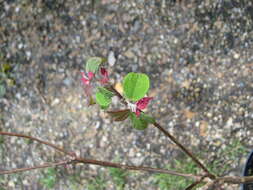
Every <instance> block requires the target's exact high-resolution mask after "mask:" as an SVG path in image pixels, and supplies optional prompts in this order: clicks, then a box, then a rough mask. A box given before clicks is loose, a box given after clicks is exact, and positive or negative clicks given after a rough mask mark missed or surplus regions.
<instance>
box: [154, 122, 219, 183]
mask: <svg viewBox="0 0 253 190" xmlns="http://www.w3.org/2000/svg"><path fill="white" fill-rule="evenodd" d="M153 125H154V126H155V127H156V128H157V129H159V130H160V131H162V132H163V134H165V135H166V136H167V137H169V139H170V140H171V141H173V142H174V143H175V144H176V145H177V146H178V147H179V148H180V149H181V150H182V151H183V152H184V153H185V154H187V155H188V156H189V157H190V158H191V159H192V160H193V161H194V162H195V163H196V164H197V165H198V166H199V167H200V168H201V169H203V170H204V171H205V172H206V173H207V175H208V177H210V178H212V179H214V178H215V176H214V175H213V174H211V173H210V172H209V171H208V169H207V168H206V167H205V166H204V165H203V164H202V163H201V162H200V161H199V160H198V159H197V158H196V157H195V156H194V155H193V154H192V153H191V152H190V151H189V150H188V149H187V148H185V146H184V145H182V144H181V143H180V142H179V141H178V140H177V139H176V138H175V137H174V136H172V135H171V134H170V133H169V132H168V131H166V130H165V129H164V128H163V127H162V126H161V125H160V124H158V123H157V122H155V123H154V124H153Z"/></svg>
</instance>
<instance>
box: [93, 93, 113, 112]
mask: <svg viewBox="0 0 253 190" xmlns="http://www.w3.org/2000/svg"><path fill="white" fill-rule="evenodd" d="M96 102H97V103H98V104H99V105H100V106H101V108H102V109H106V108H108V106H109V105H110V103H111V98H108V97H107V96H105V95H104V94H103V93H101V92H97V93H96Z"/></svg>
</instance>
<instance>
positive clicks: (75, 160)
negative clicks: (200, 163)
mask: <svg viewBox="0 0 253 190" xmlns="http://www.w3.org/2000/svg"><path fill="white" fill-rule="evenodd" d="M0 135H6V136H15V137H21V138H27V139H30V140H34V141H37V142H39V143H41V144H44V145H47V146H50V147H52V148H54V149H56V150H58V151H61V152H63V153H64V154H66V155H68V156H71V159H70V160H67V161H61V162H56V163H49V164H44V165H41V166H34V167H30V168H20V169H13V170H7V171H0V175H1V174H11V173H17V172H23V171H28V170H34V169H39V168H47V167H53V166H57V165H65V164H73V163H83V164H92V165H99V166H103V167H114V168H121V169H127V170H138V171H148V172H156V173H165V174H171V175H177V176H181V177H186V178H191V179H193V180H199V179H200V178H201V177H202V176H197V175H192V174H185V173H180V172H176V171H172V170H167V169H159V168H151V167H143V166H131V165H125V164H118V163H113V162H106V161H100V160H93V159H86V158H82V157H77V156H75V154H73V153H72V152H68V151H66V150H64V149H62V148H60V147H58V146H56V145H54V144H52V143H49V142H46V141H43V140H40V139H38V138H35V137H32V136H28V135H22V134H17V133H9V132H2V131H0Z"/></svg>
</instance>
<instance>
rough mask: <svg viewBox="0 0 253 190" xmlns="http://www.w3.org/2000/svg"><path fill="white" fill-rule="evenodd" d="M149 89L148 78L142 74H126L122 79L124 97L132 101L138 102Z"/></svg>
mask: <svg viewBox="0 0 253 190" xmlns="http://www.w3.org/2000/svg"><path fill="white" fill-rule="evenodd" d="M148 89H149V78H148V76H147V75H146V74H142V73H128V74H127V75H126V76H125V78H124V79H123V90H124V96H125V97H126V98H128V99H130V100H132V101H138V100H140V99H141V98H143V97H144V96H145V94H146V93H147V92H148Z"/></svg>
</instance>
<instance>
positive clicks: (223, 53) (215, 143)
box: [0, 0, 253, 190]
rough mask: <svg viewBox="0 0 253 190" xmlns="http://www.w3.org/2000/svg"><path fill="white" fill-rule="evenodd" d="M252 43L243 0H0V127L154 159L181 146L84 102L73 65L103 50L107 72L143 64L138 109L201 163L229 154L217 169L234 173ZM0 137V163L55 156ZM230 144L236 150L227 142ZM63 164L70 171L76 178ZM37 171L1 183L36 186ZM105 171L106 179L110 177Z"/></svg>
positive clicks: (155, 162)
mask: <svg viewBox="0 0 253 190" xmlns="http://www.w3.org/2000/svg"><path fill="white" fill-rule="evenodd" d="M252 44H253V3H252V1H248V0H230V1H227V0H212V1H211V0H209V1H200V0H195V1H191V0H189V1H181V2H173V1H169V0H161V1H155V0H149V1H145V0H125V1H120V0H101V1H99V0H73V1H72V0H54V1H53V0H37V1H35V0H0V64H1V65H3V64H8V65H10V66H11V71H9V72H10V73H9V76H8V77H5V78H3V80H4V83H5V84H6V88H7V93H6V94H5V96H4V97H2V98H0V106H1V107H0V113H1V115H0V119H1V123H0V129H1V130H3V131H8V132H18V133H23V134H30V135H32V136H35V137H39V138H41V139H44V140H47V141H50V142H52V143H56V144H57V145H60V146H63V147H64V148H66V149H67V150H72V151H76V152H77V153H78V154H80V155H82V156H84V157H87V158H95V159H99V160H108V161H111V160H116V161H117V160H118V161H120V162H123V163H129V164H134V165H145V166H152V167H165V166H166V164H168V163H170V162H171V161H172V160H174V159H175V158H181V157H182V153H181V152H180V150H179V149H178V148H177V147H176V146H175V145H174V144H172V143H171V142H170V141H169V140H168V139H167V138H166V137H164V136H163V135H162V134H161V133H160V132H159V131H158V130H157V129H155V128H152V127H150V128H149V129H148V130H145V131H136V130H134V129H132V128H131V125H130V124H129V122H128V121H126V122H123V123H114V122H112V121H111V119H110V118H109V116H108V115H107V114H105V113H104V112H103V111H101V110H99V108H98V107H97V106H94V107H89V108H88V107H87V106H86V103H85V95H84V93H83V89H82V86H81V83H80V71H81V70H82V69H83V66H84V63H85V61H86V60H87V59H88V58H89V57H91V56H103V57H107V56H108V54H109V52H110V51H112V52H114V53H115V55H116V57H117V61H116V63H115V65H114V66H112V67H110V68H109V71H110V78H111V80H112V81H113V82H114V83H115V84H117V85H118V83H119V82H120V81H121V80H122V78H123V76H124V75H125V74H127V73H128V72H131V71H133V72H143V73H147V74H148V75H149V76H150V79H151V89H150V93H149V95H150V96H152V97H154V100H153V101H152V105H150V107H149V108H148V110H147V112H148V113H150V114H152V115H153V116H154V117H155V118H156V119H157V121H158V122H159V123H160V124H161V125H162V126H163V127H164V128H166V129H167V130H168V131H170V132H171V133H173V134H174V135H175V137H177V138H178V139H179V140H180V141H181V142H182V143H183V144H185V145H186V146H187V147H188V148H189V149H191V150H192V151H193V152H195V153H196V154H198V155H199V156H200V157H201V158H202V159H205V163H213V162H214V161H215V160H218V161H219V164H220V165H218V167H222V166H223V164H224V163H230V167H231V168H229V171H227V172H225V173H226V174H229V175H240V174H241V170H242V167H243V163H244V161H245V158H246V157H245V155H247V153H246V152H247V151H250V150H251V149H252V146H253V139H252V135H253V130H252V128H253V75H252V71H253V49H252ZM11 81H12V82H13V83H14V84H12V85H11V84H10V83H11ZM114 104H115V105H114V106H116V104H117V101H114ZM3 141H4V143H2V144H0V169H11V168H21V167H27V166H31V165H36V164H37V165H38V164H41V163H45V162H50V161H57V160H60V159H62V155H61V154H59V153H57V152H54V151H53V150H52V149H49V148H48V147H45V146H41V145H38V144H37V143H31V142H28V141H24V140H23V139H18V138H13V137H5V138H4V139H3ZM238 142H239V143H238ZM235 144H236V145H235ZM238 146H239V148H241V149H244V150H245V151H244V154H237V155H235V156H233V155H234V154H230V153H231V152H235V149H236V150H237V149H238ZM229 147H232V148H231V149H229ZM224 151H225V154H224ZM217 153H218V155H217ZM57 171H58V174H57V183H56V185H55V186H54V189H59V190H60V189H63V190H65V189H87V188H86V187H87V184H88V183H89V180H90V179H93V178H94V176H97V175H98V174H99V173H100V174H101V173H103V174H106V173H107V172H106V171H107V170H105V169H103V168H100V167H94V166H78V167H77V168H76V171H72V170H71V169H70V170H69V169H64V168H58V169H57ZM74 173H78V175H79V176H80V177H78V180H76V181H77V182H75V185H73V180H72V179H73V176H74ZM44 175H45V172H44V171H43V170H36V171H30V172H24V173H21V174H14V175H5V176H0V187H1V188H2V189H5V190H12V189H15V190H16V189H46V188H45V187H44V186H43V185H42V184H41V182H40V181H41V178H43V176H44ZM106 180H108V182H107V186H106V188H105V189H116V186H115V185H114V184H113V182H112V181H111V179H110V177H109V176H106ZM1 188H0V189H1ZM125 189H137V190H142V189H147V190H149V189H150V190H151V189H152V190H153V189H154V190H155V189H157V190H158V189H159V188H158V185H156V184H154V182H153V178H152V175H150V174H148V173H138V174H136V173H133V174H132V175H130V176H129V177H128V178H127V184H126V186H125ZM225 189H229V190H233V189H235V190H236V189H238V186H230V187H226V188H225Z"/></svg>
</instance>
